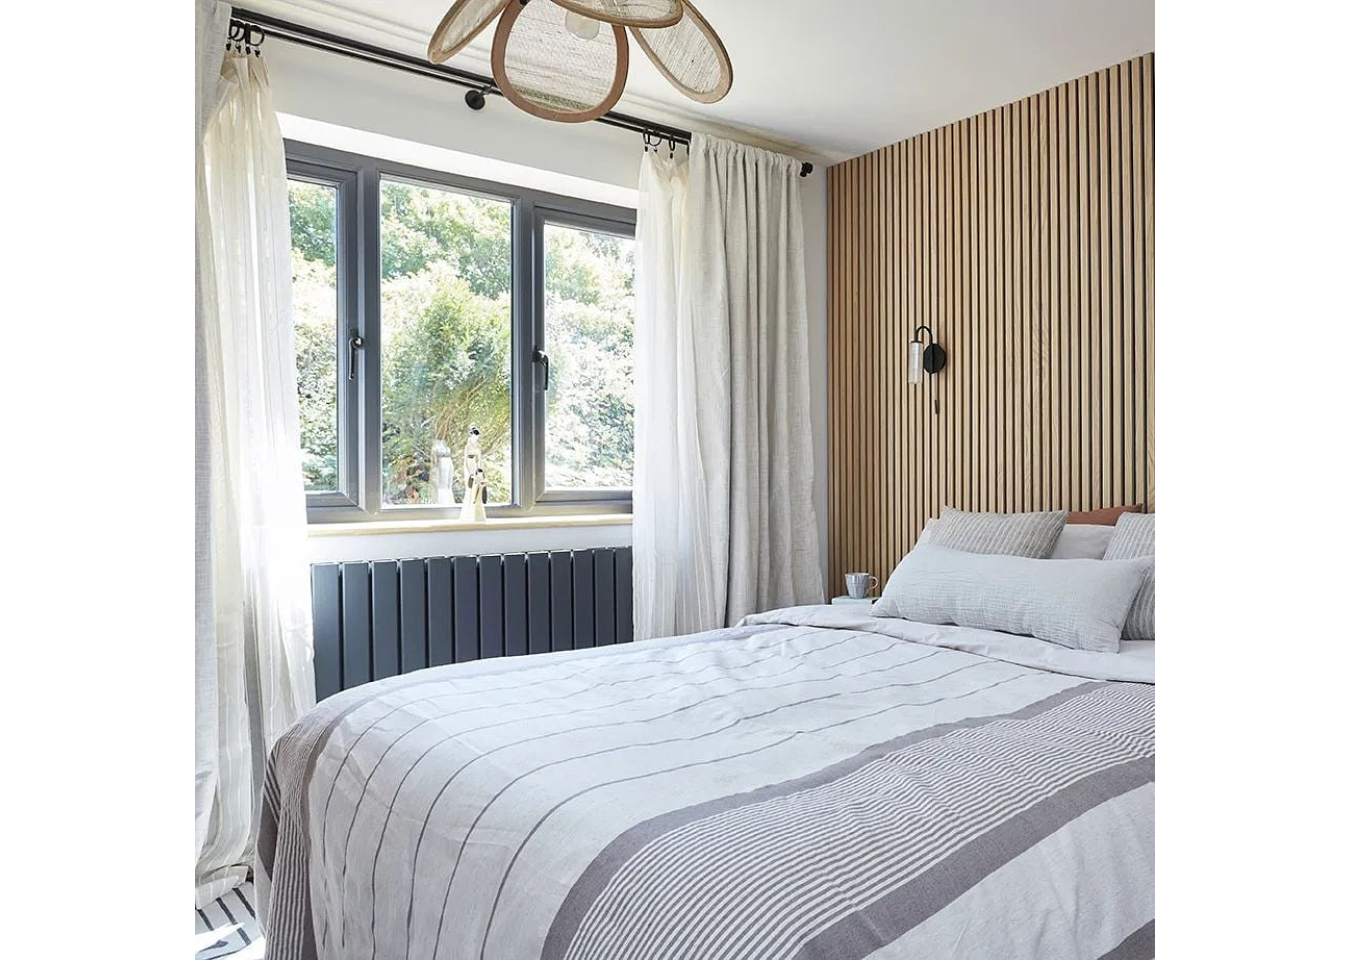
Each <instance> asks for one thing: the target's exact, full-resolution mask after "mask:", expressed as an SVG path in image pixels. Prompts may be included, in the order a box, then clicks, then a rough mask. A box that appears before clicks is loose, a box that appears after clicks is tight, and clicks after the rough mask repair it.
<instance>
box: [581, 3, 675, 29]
mask: <svg viewBox="0 0 1350 960" xmlns="http://www.w3.org/2000/svg"><path fill="white" fill-rule="evenodd" d="M556 2H557V3H558V5H559V6H563V7H566V8H567V9H568V10H572V11H574V12H576V13H580V14H582V15H583V16H587V17H590V18H591V19H592V20H603V21H604V22H605V23H617V24H618V25H619V26H621V27H669V26H671V25H673V24H675V23H677V22H679V19H680V14H681V13H682V12H683V8H684V3H683V0H556Z"/></svg>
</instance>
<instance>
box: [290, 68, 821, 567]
mask: <svg viewBox="0 0 1350 960" xmlns="http://www.w3.org/2000/svg"><path fill="white" fill-rule="evenodd" d="M267 62H268V67H269V70H270V72H271V76H272V83H273V88H274V91H275V96H276V106H277V110H278V112H280V113H282V114H285V115H288V117H287V118H286V119H285V122H284V124H283V129H284V130H285V132H286V133H287V134H288V135H295V134H299V133H301V132H303V133H304V134H305V135H306V136H307V138H310V139H314V138H316V137H317V136H319V135H321V134H320V133H319V129H320V128H319V127H317V126H316V125H315V124H313V123H306V122H305V121H306V120H308V121H319V122H320V123H321V124H328V125H334V126H336V127H338V128H346V130H347V131H367V132H369V133H373V134H378V135H381V136H383V137H391V138H396V139H397V140H399V141H405V142H406V143H407V144H426V145H429V146H431V147H434V148H439V151H428V152H427V153H426V154H424V155H419V156H417V157H416V158H414V157H412V156H405V157H392V158H393V159H400V160H406V161H408V162H419V163H421V164H422V165H423V166H443V167H444V168H445V169H452V170H454V171H455V172H461V173H476V174H477V175H479V176H489V174H488V173H486V172H484V171H483V170H482V169H481V168H478V169H473V170H470V169H467V168H466V165H467V164H470V163H472V162H473V158H476V157H485V158H490V159H492V160H495V161H499V162H501V163H499V164H498V167H497V170H496V176H495V177H492V178H494V179H498V180H510V179H517V178H518V177H524V176H528V175H529V172H528V170H525V171H522V170H519V169H516V170H514V171H513V170H512V168H511V167H507V166H502V165H501V164H502V163H504V164H514V165H519V167H521V168H532V169H538V170H544V171H548V172H550V173H551V174H552V175H553V179H552V181H551V182H546V183H535V184H534V185H535V186H539V187H541V188H544V189H553V190H556V191H557V192H564V193H571V194H573V195H577V196H590V197H591V198H593V199H605V200H608V201H609V202H624V200H625V198H627V197H633V196H635V194H634V193H629V191H635V190H636V188H637V179H638V168H639V164H640V162H641V159H642V142H641V138H640V137H639V136H638V135H637V134H633V133H629V132H627V131H623V130H617V129H615V128H612V127H607V126H604V125H603V124H598V123H586V124H575V125H572V124H568V125H564V124H557V123H551V122H549V121H545V120H538V119H536V118H533V117H530V116H528V115H526V114H524V113H522V112H520V111H519V110H516V109H514V108H513V107H511V106H510V105H509V104H507V103H506V102H505V101H504V100H501V99H500V98H495V97H494V98H489V100H488V105H487V107H486V108H485V109H483V110H480V111H476V112H475V111H472V110H470V109H469V108H468V107H467V106H465V104H464V99H463V92H462V91H461V90H459V88H457V87H453V86H450V85H449V84H445V83H442V82H439V81H435V80H431V79H426V78H422V77H416V76H412V75H409V74H405V73H400V72H398V71H394V70H388V69H384V68H380V67H377V66H373V65H369V64H364V63H359V62H357V61H354V60H349V59H346V58H343V57H339V56H335V55H333V54H326V53H322V52H320V51H316V50H309V49H306V48H303V47H299V46H295V45H292V44H287V43H280V42H279V43H275V44H269V45H268V48H267ZM328 133H329V135H330V136H331V138H332V139H340V138H347V139H350V134H348V133H346V132H344V131H342V130H330V131H328ZM330 145H332V146H346V147H351V146H352V144H351V143H349V142H348V143H339V142H332V143H330ZM386 145H388V144H386ZM763 145H765V146H770V147H772V146H773V145H772V144H763ZM403 149H405V150H411V149H413V148H411V147H409V146H407V145H405V147H404V148H403ZM445 151H454V152H455V153H457V154H460V155H468V156H467V157H466V156H458V157H457V156H455V155H454V154H450V153H447V152H445ZM803 159H810V160H813V161H816V158H814V157H806V158H803ZM559 175H561V178H560V177H559ZM564 178H577V180H575V181H569V180H567V179H564ZM615 188H617V192H615ZM627 202H630V203H631V202H632V200H628V201H627ZM825 204H826V201H825V170H824V165H823V164H820V163H818V165H817V168H816V172H815V173H813V174H812V175H811V176H810V177H808V178H806V179H805V180H803V181H802V207H803V216H804V218H805V227H806V235H807V247H806V287H807V300H808V309H809V315H810V331H809V336H810V343H811V426H812V437H811V441H812V445H813V447H814V449H815V464H816V483H815V497H814V499H815V503H816V512H817V521H818V527H819V531H820V545H821V565H822V569H824V565H825V557H826V553H825V544H826V538H825V521H826V515H825V506H826V487H825V480H826V463H825V452H826V379H825V378H826V365H825V348H826V327H825V323H826V316H825V303H826V301H825V296H826V273H825V242H826V235H825V224H826V210H825ZM630 538H631V533H630V530H629V528H628V527H626V526H612V527H611V526H605V527H589V528H582V529H578V530H563V529H559V530H510V531H494V532H489V531H473V532H469V533H465V532H452V533H418V534H398V535H381V536H353V537H333V536H318V537H311V538H310V545H311V556H312V557H313V559H315V560H334V559H379V558H382V557H398V556H428V555H441V554H445V555H449V554H456V553H470V552H476V553H481V552H489V551H491V552H496V551H513V550H525V549H554V548H556V549H563V548H566V547H588V546H602V545H603V546H615V545H622V544H627V543H629V542H631V539H630Z"/></svg>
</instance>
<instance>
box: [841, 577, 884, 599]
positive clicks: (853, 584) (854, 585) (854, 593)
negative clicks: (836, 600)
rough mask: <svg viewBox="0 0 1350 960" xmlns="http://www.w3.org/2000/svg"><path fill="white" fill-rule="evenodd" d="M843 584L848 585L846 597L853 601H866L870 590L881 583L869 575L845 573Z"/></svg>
mask: <svg viewBox="0 0 1350 960" xmlns="http://www.w3.org/2000/svg"><path fill="white" fill-rule="evenodd" d="M844 583H846V584H847V585H848V595H849V596H850V597H852V598H853V599H854V600H866V599H867V595H868V594H869V593H871V592H872V589H873V588H874V587H876V586H877V585H878V584H880V583H881V581H880V580H878V579H877V578H876V577H874V576H872V575H871V574H870V573H846V574H844Z"/></svg>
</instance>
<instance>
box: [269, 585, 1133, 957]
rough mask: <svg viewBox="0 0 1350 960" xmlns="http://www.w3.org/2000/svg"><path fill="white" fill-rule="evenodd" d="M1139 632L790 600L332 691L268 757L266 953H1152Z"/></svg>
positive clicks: (443, 955) (502, 954) (1020, 954)
mask: <svg viewBox="0 0 1350 960" xmlns="http://www.w3.org/2000/svg"><path fill="white" fill-rule="evenodd" d="M1152 648H1153V644H1152V643H1126V644H1124V645H1123V648H1122V650H1121V652H1119V653H1090V652H1086V651H1082V650H1070V649H1066V648H1062V647H1058V646H1056V645H1054V644H1050V643H1046V642H1043V641H1040V640H1035V639H1032V638H1030V637H1021V636H1013V635H1010V634H1003V633H997V632H992V631H984V630H974V629H968V628H960V627H950V626H933V625H927V624H919V623H911V622H909V621H906V620H900V619H894V618H873V617H871V616H868V615H866V614H865V613H859V612H858V611H857V610H856V609H855V608H848V607H828V606H824V607H822V606H810V607H794V608H789V609H785V610H778V611H773V612H771V613H765V614H758V615H756V616H754V617H751V618H748V619H747V621H746V622H745V623H743V624H742V625H740V626H738V627H734V628H729V629H725V630H716V631H711V632H708V633H702V634H695V635H691V636H684V637H674V638H670V639H666V640H657V641H647V642H643V643H638V644H635V645H631V646H625V647H606V648H597V649H593V650H585V651H576V652H564V653H553V654H543V655H537V656H529V657H515V658H507V659H499V660H491V661H481V662H476V663H469V664H463V665H458V666H450V667H440V668H433V669H429V670H422V671H418V672H415V673H412V674H408V675H404V676H400V677H392V678H390V679H387V680H383V681H380V682H377V683H372V684H367V685H365V686H363V687H359V688H356V689H352V690H348V691H345V692H343V693H341V694H339V695H337V696H334V697H332V698H330V699H328V700H326V701H324V702H323V703H321V704H320V705H319V706H318V707H317V708H316V709H315V710H314V711H312V712H311V713H309V714H308V715H307V716H306V717H305V718H303V719H302V720H301V722H300V723H299V724H297V725H296V726H295V727H294V728H292V729H291V730H290V731H289V732H288V733H287V734H285V735H284V737H283V738H282V739H281V740H280V741H279V742H278V744H277V746H276V748H275V749H274V751H273V753H272V755H271V758H270V761H269V764H268V769H267V772H266V779H265V791H264V793H265V795H264V803H263V813H262V823H261V828H260V832H259V870H258V873H259V881H260V885H261V887H262V889H261V890H260V893H261V894H262V899H263V901H264V910H265V913H264V915H263V916H264V919H265V922H266V931H267V951H268V952H267V956H268V957H269V958H274V960H318V958H323V960H332V958H362V960H389V958H397V960H431V958H440V960H452V958H453V960H489V958H490V960H524V958H533V957H542V958H547V960H587V958H643V960H658V958H672V960H673V958H735V960H741V958H746V960H749V958H764V960H769V958H775V960H776V958H820V960H825V958H828V960H855V958H859V960H860V958H864V957H867V958H872V960H899V958H915V957H943V958H976V957H979V958H987V957H1001V958H1033V957H1034V958H1041V960H1050V958H1079V957H1083V958H1098V957H1108V958H1110V960H1129V958H1134V957H1152V956H1153V763H1154V760H1153V757H1154V723H1153V680H1154V671H1153V655H1152Z"/></svg>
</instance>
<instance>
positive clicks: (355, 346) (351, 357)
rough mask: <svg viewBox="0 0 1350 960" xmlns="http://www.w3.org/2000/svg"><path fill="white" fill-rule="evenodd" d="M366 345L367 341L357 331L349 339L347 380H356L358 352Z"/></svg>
mask: <svg viewBox="0 0 1350 960" xmlns="http://www.w3.org/2000/svg"><path fill="white" fill-rule="evenodd" d="M365 345H366V341H365V340H363V339H361V336H360V334H358V333H357V332H356V331H355V330H353V331H352V333H351V336H350V337H348V338H347V379H348V380H355V379H356V351H358V350H360V349H361V348H362V347H364V346H365Z"/></svg>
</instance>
